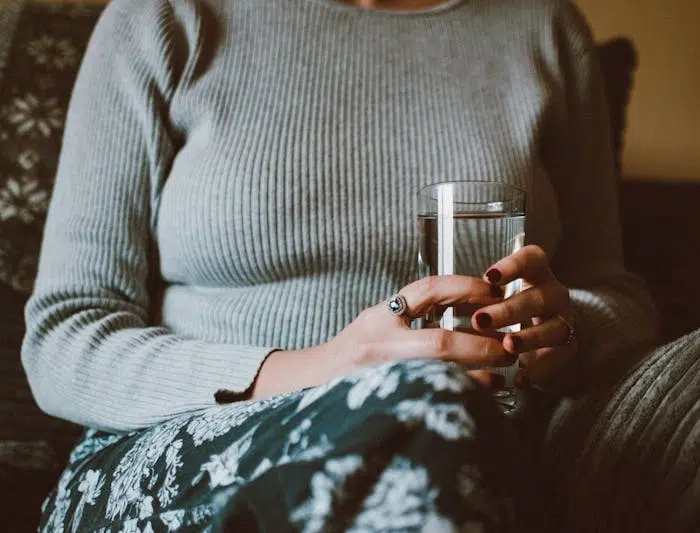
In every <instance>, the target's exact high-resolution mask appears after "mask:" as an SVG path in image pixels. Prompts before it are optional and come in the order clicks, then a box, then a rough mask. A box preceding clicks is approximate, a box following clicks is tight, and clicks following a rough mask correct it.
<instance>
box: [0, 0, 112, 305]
mask: <svg viewBox="0 0 700 533" xmlns="http://www.w3.org/2000/svg"><path fill="white" fill-rule="evenodd" d="M100 11H101V8H100V7H98V6H78V5H76V6H65V5H63V6H61V5H56V6H46V5H43V6H42V5H40V4H31V3H29V4H14V5H10V6H0V283H5V284H7V285H9V286H11V287H12V288H13V289H15V290H17V291H21V292H24V293H28V292H30V291H31V289H32V285H33V282H34V277H35V276H36V268H37V261H38V256H39V249H40V247H41V239H42V232H43V225H44V220H45V218H46V209H47V207H48V202H49V198H50V195H51V190H52V187H53V180H54V176H55V173H56V165H57V162H58V155H59V153H60V149H61V139H62V135H63V126H64V121H65V115H66V108H67V106H68V102H69V100H70V95H71V91H72V89H73V83H74V81H75V77H76V74H77V71H78V68H79V66H80V61H81V58H82V55H83V53H84V51H85V46H86V45H87V41H88V39H89V37H90V34H91V33H92V30H93V27H94V25H95V22H96V20H97V17H98V15H99V13H100Z"/></svg>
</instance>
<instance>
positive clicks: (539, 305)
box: [472, 278, 570, 330]
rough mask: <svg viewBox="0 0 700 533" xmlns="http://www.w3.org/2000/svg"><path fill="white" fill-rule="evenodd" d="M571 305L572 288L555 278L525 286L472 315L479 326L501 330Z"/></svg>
mask: <svg viewBox="0 0 700 533" xmlns="http://www.w3.org/2000/svg"><path fill="white" fill-rule="evenodd" d="M569 305H570V302H569V291H568V290H567V288H566V287H564V285H562V284H561V283H559V282H558V281H557V280H556V279H555V278H551V279H550V280H549V281H546V282H545V283H543V284H541V285H534V286H532V287H528V288H527V289H524V290H522V291H520V292H518V293H516V294H514V295H513V296H511V297H510V298H506V299H505V300H503V301H501V302H498V303H496V304H493V305H489V306H485V307H482V308H481V309H480V310H479V311H478V312H477V313H475V314H474V316H473V317H472V324H473V326H474V328H476V329H481V330H483V329H498V328H502V327H505V326H509V325H512V324H519V323H521V322H525V321H527V320H529V319H531V318H532V317H536V316H551V315H555V314H556V313H557V311H559V310H561V309H567V308H568V307H569Z"/></svg>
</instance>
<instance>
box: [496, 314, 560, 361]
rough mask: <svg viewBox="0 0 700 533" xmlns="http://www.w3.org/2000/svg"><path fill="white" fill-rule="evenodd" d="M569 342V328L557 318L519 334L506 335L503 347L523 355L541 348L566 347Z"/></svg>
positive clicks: (542, 322) (523, 330)
mask: <svg viewBox="0 0 700 533" xmlns="http://www.w3.org/2000/svg"><path fill="white" fill-rule="evenodd" d="M567 341H569V326H567V325H566V323H565V322H564V321H562V320H561V319H560V318H559V317H557V316H555V317H552V318H549V319H547V320H544V321H541V322H539V323H538V324H537V325H535V326H531V327H529V328H526V329H522V330H521V331H519V332H517V333H509V334H507V335H505V336H504V338H503V346H504V347H505V349H506V350H508V351H509V352H510V353H514V354H521V353H525V352H530V351H532V350H538V349H540V348H552V347H557V346H564V345H565V344H566V343H567Z"/></svg>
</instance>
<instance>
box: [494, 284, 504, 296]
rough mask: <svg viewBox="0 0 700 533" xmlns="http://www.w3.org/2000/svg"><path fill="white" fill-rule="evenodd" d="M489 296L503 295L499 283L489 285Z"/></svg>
mask: <svg viewBox="0 0 700 533" xmlns="http://www.w3.org/2000/svg"><path fill="white" fill-rule="evenodd" d="M491 296H493V297H494V298H503V296H505V292H504V291H503V287H501V286H500V285H491Z"/></svg>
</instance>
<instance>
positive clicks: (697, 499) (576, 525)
mask: <svg viewBox="0 0 700 533" xmlns="http://www.w3.org/2000/svg"><path fill="white" fill-rule="evenodd" d="M625 364H626V363H625V362H624V361H621V364H620V365H619V367H620V368H624V366H625ZM617 372H618V370H617V369H615V368H614V367H612V366H611V368H610V369H608V374H607V379H604V380H603V382H601V384H600V385H599V386H598V387H597V388H596V389H595V390H593V391H592V392H590V393H588V394H587V395H586V396H585V397H583V398H580V399H577V400H572V401H567V402H565V403H564V404H562V405H561V406H560V408H559V410H558V412H557V413H556V416H555V417H554V419H553V421H552V423H551V426H550V431H549V435H548V436H547V439H546V443H545V447H544V451H543V453H544V458H545V461H546V463H548V464H549V466H550V470H549V475H550V476H551V479H550V486H551V487H552V488H553V493H554V498H555V499H554V501H553V502H552V507H553V508H558V509H560V510H562V511H563V513H562V514H563V518H564V519H565V520H567V522H568V524H567V529H566V531H567V532H569V533H579V532H581V533H583V532H592V531H595V532H601V533H606V532H611V533H612V532H616V533H619V532H628V531H630V532H631V531H634V532H635V533H647V532H648V533H663V532H679V533H680V532H683V533H686V532H691V531H700V470H699V467H700V330H697V331H695V332H693V333H690V334H688V335H686V336H684V337H682V338H680V339H677V340H675V341H673V342H671V343H669V344H666V345H664V346H662V347H660V348H657V349H656V350H654V351H653V352H652V353H651V355H649V356H645V357H641V360H640V361H639V362H638V363H637V364H636V365H635V366H634V368H633V369H632V370H631V371H629V372H627V373H626V374H625V375H624V376H623V377H622V379H620V380H617V379H616V375H617Z"/></svg>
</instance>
